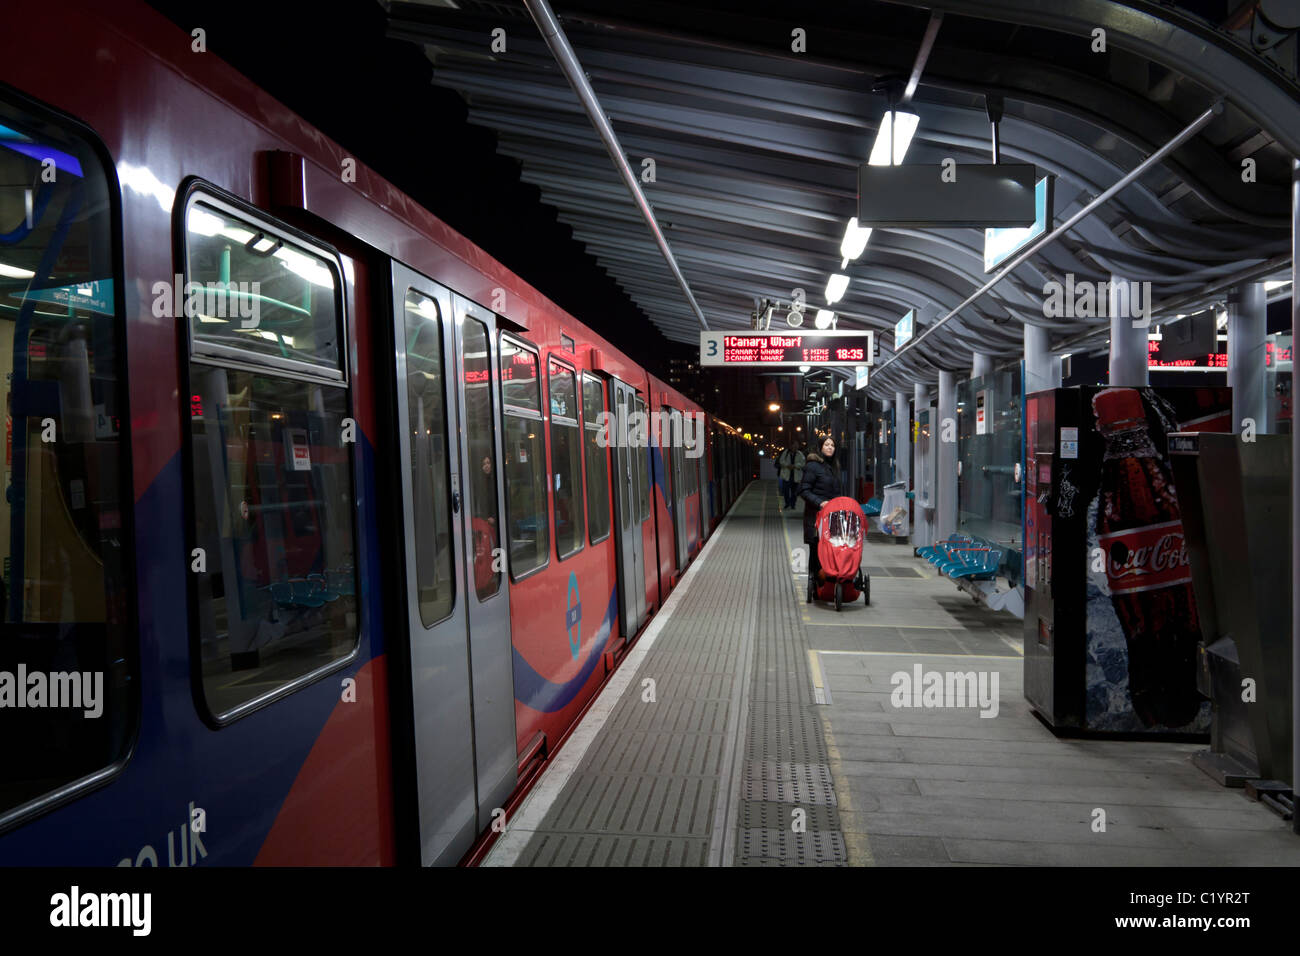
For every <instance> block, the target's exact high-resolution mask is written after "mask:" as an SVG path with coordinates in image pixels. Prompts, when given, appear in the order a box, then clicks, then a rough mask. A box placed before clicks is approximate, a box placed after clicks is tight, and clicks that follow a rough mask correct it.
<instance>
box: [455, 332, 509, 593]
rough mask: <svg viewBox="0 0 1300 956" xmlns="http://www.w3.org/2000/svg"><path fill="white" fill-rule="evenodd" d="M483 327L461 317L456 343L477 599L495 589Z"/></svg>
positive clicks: (492, 458) (493, 464)
mask: <svg viewBox="0 0 1300 956" xmlns="http://www.w3.org/2000/svg"><path fill="white" fill-rule="evenodd" d="M489 341H490V339H489V337H488V331H487V326H485V325H484V324H483V323H482V322H480V321H479V320H478V319H475V318H471V317H470V316H465V320H464V322H463V323H461V343H462V346H463V348H464V354H465V427H464V429H462V432H463V439H462V440H463V441H465V442H467V443H468V444H469V481H468V482H466V484H468V485H469V489H470V496H469V505H470V525H471V530H472V532H473V536H474V590H475V591H476V592H477V593H478V599H479V600H480V601H483V600H486V599H487V598H490V597H491V596H492V595H494V594H496V593H497V591H498V590H500V589H501V572H500V571H499V570H493V567H494V565H495V567H497V568H500V567H501V565H500V564H496V563H495V562H494V561H493V552H494V551H495V550H496V548H497V545H498V541H499V540H500V538H499V535H498V533H497V524H498V522H497V448H496V423H495V421H494V420H493V418H492V355H491V353H490V351H489V345H488V343H489Z"/></svg>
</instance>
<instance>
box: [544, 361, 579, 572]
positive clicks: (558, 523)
mask: <svg viewBox="0 0 1300 956" xmlns="http://www.w3.org/2000/svg"><path fill="white" fill-rule="evenodd" d="M547 378H548V379H549V382H550V393H551V473H552V474H553V475H554V476H555V477H554V478H553V479H552V480H553V481H554V482H555V485H554V507H555V553H556V554H558V555H559V556H560V558H561V559H563V558H567V557H568V556H569V555H571V554H574V553H576V552H578V551H581V550H582V539H583V536H584V535H585V534H586V518H585V516H584V514H583V502H582V433H581V431H580V429H579V426H578V397H577V385H576V382H575V378H576V377H575V375H574V373H573V369H571V368H569V367H568V366H567V365H560V364H559V363H558V362H551V363H550V367H549V368H548V369H547Z"/></svg>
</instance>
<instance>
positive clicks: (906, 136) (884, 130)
mask: <svg viewBox="0 0 1300 956" xmlns="http://www.w3.org/2000/svg"><path fill="white" fill-rule="evenodd" d="M920 122H921V117H919V116H917V115H916V114H915V113H903V112H900V111H898V110H890V111H889V112H888V113H886V114H885V115H884V118H883V119H881V121H880V129H879V130H877V131H876V142H875V145H873V146H872V147H871V158H870V159H868V160H867V162H868V163H869V164H870V165H872V166H897V165H899V164H900V163H901V162H902V161H903V157H904V156H906V155H907V147H908V145H909V144H910V143H911V142H912V135H913V134H914V133H915V132H916V127H917V125H918V124H919V123H920ZM891 132H892V134H893V141H894V161H893V162H892V163H891V162H890V161H889V141H890V134H891Z"/></svg>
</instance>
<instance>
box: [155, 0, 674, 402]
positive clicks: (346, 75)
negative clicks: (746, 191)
mask: <svg viewBox="0 0 1300 956" xmlns="http://www.w3.org/2000/svg"><path fill="white" fill-rule="evenodd" d="M150 5H151V6H153V7H154V8H155V9H156V10H158V11H159V12H160V13H162V14H163V15H165V16H167V17H168V18H169V19H171V20H172V21H173V22H174V23H176V24H177V25H178V26H180V27H182V28H183V29H184V30H185V31H186V32H189V31H190V30H192V29H193V28H195V27H202V28H203V29H204V30H205V31H206V33H207V44H208V51H209V52H210V53H212V54H214V55H216V56H219V57H221V58H222V59H223V60H225V61H226V62H228V63H230V64H231V65H232V66H233V67H235V69H237V70H239V71H240V72H241V73H243V74H244V75H245V76H247V77H248V78H249V79H251V80H252V81H253V82H255V83H257V84H258V85H259V86H260V87H262V88H263V89H265V90H266V91H267V92H269V93H270V94H271V95H272V96H275V97H276V98H277V99H279V100H280V101H281V102H283V103H285V104H287V105H288V106H289V107H290V108H292V109H293V110H295V111H296V112H297V113H299V114H300V115H302V116H303V117H304V118H305V119H306V120H307V121H308V122H310V123H311V124H312V125H314V126H316V127H318V128H319V129H321V130H323V131H324V132H325V133H326V134H327V135H329V136H330V137H331V138H332V139H334V140H336V141H337V142H338V143H339V144H340V145H342V146H343V147H344V148H346V149H347V150H348V151H349V152H350V153H352V154H353V155H355V156H357V157H358V158H359V159H360V160H361V161H362V162H364V163H365V164H367V165H368V166H370V167H371V168H373V169H375V170H377V171H379V172H380V173H381V174H382V175H383V176H385V177H386V178H387V179H389V180H390V181H392V182H393V183H395V184H396V185H397V186H398V187H399V188H401V189H402V190H403V191H404V192H406V193H407V194H408V195H410V196H412V197H413V198H415V199H416V200H417V201H418V202H420V204H421V205H423V206H425V207H426V208H427V209H429V210H430V211H431V212H433V213H434V215H436V216H438V217H439V218H441V219H442V220H443V221H444V222H446V223H447V224H448V225H450V226H452V227H453V228H454V229H456V230H457V231H458V232H460V233H462V234H463V235H465V236H467V237H468V238H469V239H471V240H472V241H473V242H475V243H477V244H478V245H479V246H481V247H482V248H483V249H485V250H486V251H487V252H489V253H490V254H491V255H493V256H495V257H496V258H497V259H498V260H500V261H501V262H502V263H504V264H505V265H506V267H507V268H509V269H510V270H512V271H513V272H515V273H516V274H518V275H519V276H521V277H522V278H524V279H525V280H527V281H528V282H530V283H532V284H533V285H534V286H536V287H537V288H538V289H540V290H541V291H542V292H543V293H545V294H546V295H547V296H549V297H550V298H551V299H553V300H554V301H555V302H557V303H558V304H559V305H560V306H561V307H563V308H565V309H567V310H568V311H569V312H571V313H573V315H575V316H576V317H578V318H579V319H580V320H582V321H583V322H584V323H586V324H587V325H589V326H591V327H592V328H594V329H595V330H596V331H598V332H599V333H600V334H601V335H603V336H605V337H606V338H608V339H609V340H610V341H611V342H613V343H614V344H615V345H616V346H618V347H619V348H621V349H622V350H623V351H625V352H627V353H628V354H629V355H631V356H633V357H634V358H636V359H637V360H638V361H640V362H641V363H642V364H643V365H645V366H646V367H647V368H649V369H650V370H651V371H652V372H654V373H655V374H656V375H659V376H660V377H666V374H667V359H668V358H669V357H670V356H675V355H680V356H683V357H687V358H689V357H692V355H693V352H692V350H690V349H688V348H684V347H683V346H681V345H678V344H675V343H670V342H669V341H668V340H667V339H665V338H664V337H663V336H662V335H661V334H660V332H659V331H658V329H657V328H655V327H654V325H652V324H651V323H650V322H649V320H648V319H647V318H646V317H645V315H644V314H643V313H642V312H641V311H640V310H639V309H638V308H637V307H636V306H635V304H634V303H633V302H632V301H631V300H630V299H629V298H628V297H627V296H626V294H624V293H623V291H622V290H621V289H619V287H618V286H617V285H616V284H615V283H614V281H613V280H612V279H611V278H609V277H608V276H607V275H606V274H605V273H604V272H603V271H602V270H601V269H600V268H599V267H598V266H597V265H596V261H595V259H594V258H592V257H591V256H589V255H588V254H587V252H586V250H585V248H584V247H583V246H582V244H581V243H579V242H577V241H576V240H574V239H573V237H572V234H571V232H570V229H569V227H568V226H567V225H565V224H563V223H560V222H558V221H557V220H556V215H555V212H556V211H555V209H554V207H552V206H548V205H545V204H543V203H542V202H541V196H540V192H539V190H538V189H537V188H536V187H535V186H532V185H530V184H527V183H521V182H520V181H519V166H518V164H517V163H516V162H515V161H514V160H513V159H510V158H508V157H504V156H499V155H497V153H496V136H495V135H494V134H493V133H492V132H491V131H489V130H486V129H484V128H482V127H479V126H472V125H470V124H469V123H467V122H466V108H465V103H464V102H463V101H462V100H461V98H460V96H459V95H458V94H456V93H455V92H452V91H451V90H446V89H442V88H439V87H435V86H433V85H432V83H431V82H430V81H431V77H432V75H433V64H432V63H430V62H429V61H428V60H427V59H426V58H425V56H424V52H423V50H421V49H420V48H419V47H418V46H416V45H415V44H412V43H410V42H407V41H404V40H396V39H389V38H387V37H385V36H384V30H385V17H384V11H383V9H382V8H381V7H380V6H379V4H378V3H376V2H374V0H354V2H352V3H350V4H347V5H344V4H342V3H337V2H327V3H325V4H322V3H321V2H319V0H314V2H311V0H307V2H304V0H259V2H251V0H221V2H211V0H199V2H193V0H191V2H183V0H179V2H178V0H159V2H152V3H151V4H150ZM325 11H328V14H329V15H322V14H323V12H325ZM628 201H629V203H630V202H631V199H630V198H629V200H628Z"/></svg>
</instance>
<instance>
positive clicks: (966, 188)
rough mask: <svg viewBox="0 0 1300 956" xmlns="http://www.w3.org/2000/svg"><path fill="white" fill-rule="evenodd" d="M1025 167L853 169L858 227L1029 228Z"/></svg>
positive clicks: (1030, 194)
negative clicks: (856, 183)
mask: <svg viewBox="0 0 1300 956" xmlns="http://www.w3.org/2000/svg"><path fill="white" fill-rule="evenodd" d="M1037 181H1038V169H1037V168H1036V167H1035V166H1033V165H1032V164H1028V163H997V164H984V165H978V164H968V165H952V166H947V165H943V164H940V165H911V166H872V165H870V164H867V165H863V166H859V167H858V224H859V225H860V226H872V227H879V226H884V227H893V228H896V229H925V228H929V227H937V228H952V229H957V228H972V229H986V228H991V227H1000V228H1012V227H1025V228H1030V227H1032V226H1033V225H1034V212H1035V210H1034V205H1035V202H1034V184H1035V183H1036V182H1037Z"/></svg>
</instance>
